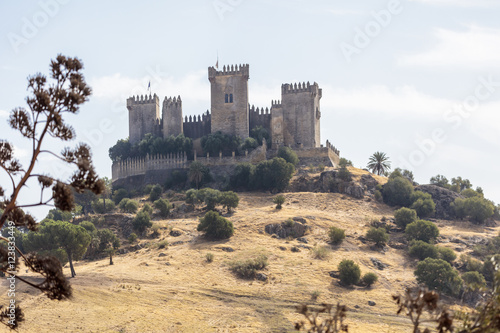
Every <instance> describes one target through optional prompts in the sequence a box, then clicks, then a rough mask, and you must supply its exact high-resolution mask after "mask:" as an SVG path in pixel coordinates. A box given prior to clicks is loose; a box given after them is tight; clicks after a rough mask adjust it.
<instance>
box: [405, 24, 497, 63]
mask: <svg viewBox="0 0 500 333" xmlns="http://www.w3.org/2000/svg"><path fill="white" fill-rule="evenodd" d="M434 36H435V38H436V39H437V40H438V42H437V44H436V45H435V46H434V47H432V49H430V50H428V51H424V52H421V53H418V54H413V55H407V56H403V57H401V58H400V59H399V60H398V63H399V65H406V66H430V67H460V68H473V69H478V68H479V69H491V68H498V67H499V66H500V62H499V61H498V54H499V53H500V29H491V28H483V27H478V26H469V27H468V29H467V30H466V31H460V32H459V31H452V30H446V29H436V30H435V32H434Z"/></svg>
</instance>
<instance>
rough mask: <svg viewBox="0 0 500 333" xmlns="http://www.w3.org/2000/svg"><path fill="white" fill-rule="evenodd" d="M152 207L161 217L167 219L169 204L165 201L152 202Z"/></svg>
mask: <svg viewBox="0 0 500 333" xmlns="http://www.w3.org/2000/svg"><path fill="white" fill-rule="evenodd" d="M154 206H155V208H156V209H158V211H159V212H160V216H161V217H167V216H168V214H170V209H171V208H172V206H171V205H170V202H169V201H168V200H166V199H158V200H156V201H155V202H154Z"/></svg>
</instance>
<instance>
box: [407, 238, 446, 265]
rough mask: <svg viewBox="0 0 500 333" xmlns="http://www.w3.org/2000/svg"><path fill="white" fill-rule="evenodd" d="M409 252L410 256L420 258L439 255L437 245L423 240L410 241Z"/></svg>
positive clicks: (434, 257)
mask: <svg viewBox="0 0 500 333" xmlns="http://www.w3.org/2000/svg"><path fill="white" fill-rule="evenodd" d="M408 254H409V255H410V257H412V258H417V259H418V260H424V259H425V258H433V259H436V258H438V257H439V252H438V249H437V248H436V246H434V245H432V244H429V243H426V242H424V241H421V240H417V241H412V242H411V243H410V247H409V248H408Z"/></svg>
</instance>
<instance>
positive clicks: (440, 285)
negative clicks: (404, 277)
mask: <svg viewBox="0 0 500 333" xmlns="http://www.w3.org/2000/svg"><path fill="white" fill-rule="evenodd" d="M414 274H415V276H416V277H417V282H418V283H422V284H425V285H426V286H427V287H428V288H429V289H432V290H437V291H439V292H442V293H445V294H448V295H458V293H459V292H460V290H461V288H462V279H461V278H460V277H459V276H458V273H457V271H456V270H454V269H453V267H451V265H450V264H449V263H447V262H446V261H444V260H442V259H432V258H426V259H425V260H423V261H420V262H419V263H418V264H417V269H416V270H415V272H414Z"/></svg>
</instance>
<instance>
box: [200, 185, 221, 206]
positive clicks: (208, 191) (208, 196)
mask: <svg viewBox="0 0 500 333" xmlns="http://www.w3.org/2000/svg"><path fill="white" fill-rule="evenodd" d="M197 197H198V200H199V201H202V202H205V204H206V205H207V210H214V209H215V206H217V205H218V204H219V203H220V201H221V192H220V191H219V190H215V189H213V188H204V189H201V190H199V191H198V192H197Z"/></svg>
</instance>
